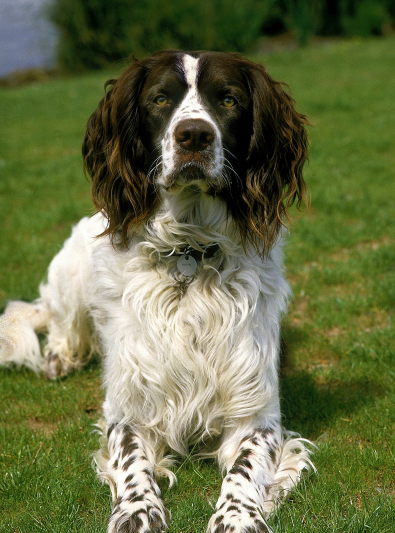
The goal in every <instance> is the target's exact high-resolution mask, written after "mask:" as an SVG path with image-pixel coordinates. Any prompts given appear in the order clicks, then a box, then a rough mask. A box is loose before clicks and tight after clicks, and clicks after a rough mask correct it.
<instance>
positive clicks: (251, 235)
mask: <svg viewBox="0 0 395 533" xmlns="http://www.w3.org/2000/svg"><path fill="white" fill-rule="evenodd" d="M244 72H245V76H246V78H247V81H248V85H249V88H250V92H251V97H252V108H253V110H252V112H253V134H252V138H251V143H250V148H249V155H248V159H247V173H246V183H245V188H244V192H243V195H242V200H243V201H242V202H240V207H241V209H242V211H243V215H242V216H240V214H239V216H238V218H239V225H240V229H241V235H242V239H243V241H244V242H246V241H250V242H251V243H252V244H253V245H254V247H255V249H256V250H257V251H258V252H259V253H260V254H261V255H265V253H267V251H268V250H269V249H270V247H271V246H272V245H273V243H274V242H275V241H276V240H277V238H278V236H279V233H280V231H281V228H282V226H284V225H286V224H287V222H289V220H290V217H289V208H290V207H291V205H293V204H294V203H295V201H296V203H297V206H298V208H299V207H300V205H301V203H302V202H303V201H307V187H306V184H305V181H304V179H303V175H302V170H303V165H304V163H305V161H306V159H307V149H308V139H307V133H306V128H305V126H306V125H307V124H309V122H308V120H307V118H306V117H305V116H304V115H302V114H300V113H298V112H297V111H296V110H295V107H294V101H293V99H292V98H291V97H290V96H289V94H288V93H287V92H286V91H285V90H284V87H283V84H281V83H278V82H275V81H274V80H273V79H272V78H271V76H270V75H269V74H268V73H267V71H266V70H265V69H264V67H262V66H261V65H257V64H253V63H250V62H245V64H244Z"/></svg>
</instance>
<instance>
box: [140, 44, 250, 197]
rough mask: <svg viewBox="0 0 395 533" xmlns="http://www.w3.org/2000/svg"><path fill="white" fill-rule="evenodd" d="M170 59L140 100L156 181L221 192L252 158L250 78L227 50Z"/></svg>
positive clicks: (173, 186)
mask: <svg viewBox="0 0 395 533" xmlns="http://www.w3.org/2000/svg"><path fill="white" fill-rule="evenodd" d="M168 61H169V62H170V65H171V66H170V68H169V65H168V64H162V63H159V64H158V65H156V66H155V68H153V69H152V70H151V71H150V73H149V74H148V76H147V79H146V82H145V84H144V86H143V89H142V91H141V96H140V100H139V105H140V109H141V111H140V113H141V118H142V133H141V134H142V140H143V144H144V146H145V148H146V149H147V150H148V153H149V154H150V157H149V159H150V164H151V168H152V166H155V170H156V172H154V179H155V181H156V184H157V185H160V186H162V187H164V188H166V189H173V190H179V189H180V188H182V187H183V186H185V185H189V184H190V183H194V184H196V185H198V186H200V187H201V188H202V189H205V190H212V191H214V192H216V193H217V192H219V191H221V190H223V189H224V188H226V187H227V186H229V187H230V185H231V184H230V181H231V179H232V177H234V176H235V175H238V172H239V171H240V169H239V168H238V162H239V161H242V162H244V163H245V161H246V158H247V154H248V147H249V143H250V139H251V136H252V123H253V119H252V106H251V94H250V91H249V88H248V85H247V80H246V79H245V77H244V76H243V74H242V72H241V71H240V69H238V68H237V61H229V58H227V57H226V56H224V55H223V54H206V55H201V56H200V57H194V56H192V55H186V54H180V53H175V54H174V55H173V56H170V57H169V58H168ZM232 169H233V170H232ZM232 173H233V176H231V174H232Z"/></svg>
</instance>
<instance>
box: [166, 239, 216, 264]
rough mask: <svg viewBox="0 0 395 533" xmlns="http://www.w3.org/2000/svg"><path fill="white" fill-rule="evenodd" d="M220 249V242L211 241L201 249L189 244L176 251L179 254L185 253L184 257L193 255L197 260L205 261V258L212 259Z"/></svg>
mask: <svg viewBox="0 0 395 533" xmlns="http://www.w3.org/2000/svg"><path fill="white" fill-rule="evenodd" d="M218 250H219V244H215V243H211V244H208V245H207V246H202V247H201V250H196V249H195V248H193V247H192V246H190V245H189V244H188V245H187V246H184V248H181V249H180V250H177V251H176V252H175V253H176V254H177V255H183V256H184V257H188V256H191V257H193V258H194V259H195V261H203V259H211V258H212V257H214V255H215V254H216V253H217V252H218Z"/></svg>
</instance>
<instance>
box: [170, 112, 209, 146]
mask: <svg viewBox="0 0 395 533" xmlns="http://www.w3.org/2000/svg"><path fill="white" fill-rule="evenodd" d="M174 137H175V140H176V143H177V144H178V145H179V146H181V147H182V148H184V150H188V151H190V152H202V151H203V150H205V149H206V148H208V147H209V146H210V145H211V144H212V143H213V141H214V137H215V133H214V129H213V128H212V126H211V125H210V124H209V123H208V122H206V121H205V120H202V119H189V120H182V121H181V122H180V123H179V124H178V126H177V127H176V129H175V132H174Z"/></svg>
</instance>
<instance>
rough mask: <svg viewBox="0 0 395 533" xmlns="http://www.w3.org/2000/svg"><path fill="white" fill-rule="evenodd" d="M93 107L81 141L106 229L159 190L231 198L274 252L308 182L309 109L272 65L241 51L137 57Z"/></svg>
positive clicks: (237, 217) (246, 233)
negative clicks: (302, 109)
mask: <svg viewBox="0 0 395 533" xmlns="http://www.w3.org/2000/svg"><path fill="white" fill-rule="evenodd" d="M106 86H107V87H109V89H108V90H107V91H106V94H105V96H104V98H103V99H102V101H101V102H100V104H99V106H98V108H97V110H96V111H95V112H94V113H93V115H92V116H91V118H90V120H89V122H88V127H87V132H86V135H85V139H84V144H83V155H84V161H85V168H86V170H87V171H88V173H89V174H90V176H91V177H92V193H93V199H94V201H95V204H96V206H97V207H98V208H99V209H100V210H102V211H103V212H104V213H105V214H106V216H107V217H108V228H107V231H106V233H107V234H110V235H114V234H115V232H117V231H118V230H119V229H122V232H123V237H124V239H126V236H127V235H128V234H129V233H130V232H131V231H133V229H135V228H136V227H138V225H139V224H140V223H141V222H143V221H145V220H146V219H147V218H149V217H150V216H151V215H152V214H153V212H154V211H155V207H156V205H157V202H158V197H159V196H160V191H161V190H166V191H167V192H168V193H169V194H174V195H176V194H178V193H179V192H180V191H181V190H183V189H185V188H186V187H190V186H191V185H193V186H194V187H199V188H200V189H201V190H202V194H208V195H212V196H218V197H221V198H222V199H224V200H225V201H226V203H227V207H228V211H229V213H230V215H231V216H232V217H233V219H234V221H235V222H236V224H237V226H238V228H239V231H240V236H241V239H242V242H243V243H244V244H245V243H247V242H248V241H249V242H251V243H252V244H253V246H254V247H255V248H256V250H257V251H258V252H260V253H264V252H266V251H267V250H268V249H269V248H270V246H271V244H272V243H273V242H274V241H275V240H276V237H277V235H278V232H279V230H280V228H281V225H282V224H283V221H284V219H287V218H288V208H289V207H290V206H291V205H292V204H293V203H294V202H295V200H296V201H297V203H298V205H300V203H301V201H302V200H303V198H304V195H305V192H306V186H305V183H304V180H303V177H302V168H303V164H304V162H305V160H306V157H307V135H306V131H305V125H306V124H307V120H306V117H305V116H303V115H301V114H299V113H298V112H297V111H296V110H295V108H294V102H293V100H292V98H291V97H290V96H289V95H288V94H287V93H286V92H285V91H284V89H283V85H282V84H281V83H278V82H275V81H274V80H273V79H272V78H271V77H270V75H269V74H268V73H267V72H266V70H265V69H264V67H262V66H261V65H259V64H255V63H252V62H250V61H248V60H247V59H245V58H243V57H242V56H240V55H237V54H222V53H217V52H196V53H188V54H187V53H184V52H180V51H174V50H170V51H164V52H159V53H157V54H155V55H154V56H153V57H151V58H147V59H143V60H141V61H134V63H133V64H132V65H131V66H129V67H128V68H127V69H126V71H125V72H124V74H123V75H122V76H121V77H120V78H119V79H117V80H110V81H109V82H107V84H106Z"/></svg>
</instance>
